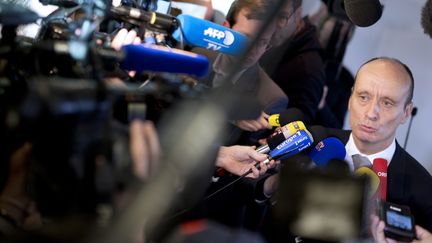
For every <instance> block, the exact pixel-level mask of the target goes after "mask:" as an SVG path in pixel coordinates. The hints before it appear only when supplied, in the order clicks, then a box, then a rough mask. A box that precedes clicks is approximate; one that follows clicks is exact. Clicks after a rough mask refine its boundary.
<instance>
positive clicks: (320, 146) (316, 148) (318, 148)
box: [315, 141, 325, 151]
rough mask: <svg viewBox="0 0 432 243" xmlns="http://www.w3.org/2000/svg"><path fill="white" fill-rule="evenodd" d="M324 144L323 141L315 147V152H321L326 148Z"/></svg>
mask: <svg viewBox="0 0 432 243" xmlns="http://www.w3.org/2000/svg"><path fill="white" fill-rule="evenodd" d="M324 146H325V145H324V143H323V141H320V142H319V143H318V144H317V145H316V146H315V150H316V151H321V149H323V148H324Z"/></svg>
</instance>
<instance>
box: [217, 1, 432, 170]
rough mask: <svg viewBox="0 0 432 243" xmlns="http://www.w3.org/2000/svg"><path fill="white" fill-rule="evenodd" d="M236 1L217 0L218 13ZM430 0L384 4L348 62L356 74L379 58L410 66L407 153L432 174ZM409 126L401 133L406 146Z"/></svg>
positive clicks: (308, 4) (359, 35) (357, 37)
mask: <svg viewBox="0 0 432 243" xmlns="http://www.w3.org/2000/svg"><path fill="white" fill-rule="evenodd" d="M231 2H232V0H213V6H214V8H216V9H219V10H221V11H222V12H224V13H226V12H227V11H228V9H229V6H230V4H231ZM317 2H318V0H304V8H305V9H314V8H315V5H316V3H317ZM425 2H426V0H381V3H382V4H383V5H384V12H383V15H382V17H381V19H380V20H379V21H378V22H377V23H376V24H374V25H373V26H370V27H367V28H360V27H358V28H357V29H356V31H355V33H354V36H353V39H352V40H351V42H350V44H349V46H348V49H347V52H346V55H345V59H344V63H345V65H346V66H347V67H348V69H349V70H351V72H352V73H353V74H355V72H356V71H357V69H358V68H359V66H360V65H361V64H362V63H363V62H365V61H366V60H368V59H370V58H372V57H375V56H390V57H395V58H398V59H400V60H401V61H402V62H404V63H406V64H407V65H408V66H409V67H410V68H411V71H412V72H413V74H414V79H415V88H414V104H415V106H417V107H418V113H417V115H416V116H415V118H414V120H413V123H412V127H411V135H410V138H409V140H408V146H407V150H408V152H409V153H410V154H411V155H412V156H414V157H415V158H416V159H417V160H418V161H420V162H421V163H422V164H423V166H424V167H425V168H426V169H428V171H429V172H430V173H432V142H429V139H430V136H431V135H432V127H429V122H430V121H432V109H431V108H428V104H429V102H431V101H432V97H431V96H432V92H431V91H432V82H431V81H432V80H431V79H432V62H431V60H432V39H431V38H430V37H429V36H427V35H425V34H424V33H423V29H422V27H421V24H420V18H421V9H422V7H423V6H424V4H425ZM345 127H346V128H349V127H348V125H347V124H346V125H345ZM407 130H408V122H407V123H406V124H404V125H402V126H401V127H400V128H399V129H398V132H397V140H398V141H399V143H400V144H401V146H403V144H404V141H405V136H406V132H407Z"/></svg>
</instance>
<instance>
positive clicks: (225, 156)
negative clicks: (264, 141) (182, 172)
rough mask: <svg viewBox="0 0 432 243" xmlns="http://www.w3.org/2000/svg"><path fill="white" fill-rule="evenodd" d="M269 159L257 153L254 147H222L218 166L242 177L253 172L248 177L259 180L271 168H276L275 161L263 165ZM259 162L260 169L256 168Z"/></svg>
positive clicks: (217, 162) (217, 161)
mask: <svg viewBox="0 0 432 243" xmlns="http://www.w3.org/2000/svg"><path fill="white" fill-rule="evenodd" d="M266 159H267V155H265V154H260V153H258V152H256V151H255V147H253V146H240V145H235V146H230V147H224V146H222V147H221V148H220V149H219V153H218V157H217V160H216V166H218V167H221V168H223V169H225V170H227V171H228V172H230V173H232V174H235V175H238V176H241V175H243V174H244V173H246V172H248V171H249V170H252V172H251V173H249V174H248V175H247V177H251V178H258V177H259V176H260V175H263V174H264V173H265V172H266V171H267V170H268V169H269V168H273V167H274V166H275V161H274V160H271V161H270V162H269V163H263V161H265V160H266ZM257 162H261V163H260V164H259V165H260V166H259V168H260V169H257V168H256V167H255V164H256V163H257Z"/></svg>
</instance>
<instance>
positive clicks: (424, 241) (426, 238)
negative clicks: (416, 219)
mask: <svg viewBox="0 0 432 243" xmlns="http://www.w3.org/2000/svg"><path fill="white" fill-rule="evenodd" d="M416 234H417V239H418V240H413V243H431V242H432V234H431V233H430V232H429V231H427V230H426V229H424V228H422V227H421V226H418V225H416Z"/></svg>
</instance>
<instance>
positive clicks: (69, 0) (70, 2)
mask: <svg viewBox="0 0 432 243" xmlns="http://www.w3.org/2000/svg"><path fill="white" fill-rule="evenodd" d="M39 2H40V3H42V4H43V5H55V6H59V7H64V8H72V7H76V6H78V3H77V2H76V1H74V0H39Z"/></svg>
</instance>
